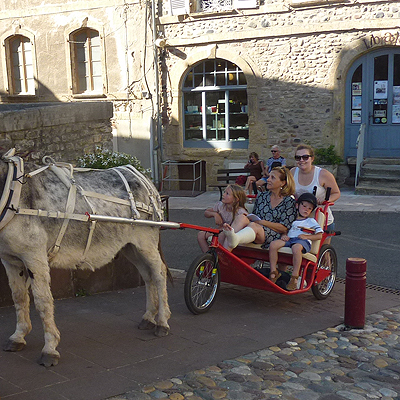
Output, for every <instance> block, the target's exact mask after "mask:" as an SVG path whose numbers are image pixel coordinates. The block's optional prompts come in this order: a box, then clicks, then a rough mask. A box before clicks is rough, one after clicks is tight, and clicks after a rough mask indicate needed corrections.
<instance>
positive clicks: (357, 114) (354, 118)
mask: <svg viewBox="0 0 400 400" xmlns="http://www.w3.org/2000/svg"><path fill="white" fill-rule="evenodd" d="M351 123H352V124H361V110H352V111H351Z"/></svg>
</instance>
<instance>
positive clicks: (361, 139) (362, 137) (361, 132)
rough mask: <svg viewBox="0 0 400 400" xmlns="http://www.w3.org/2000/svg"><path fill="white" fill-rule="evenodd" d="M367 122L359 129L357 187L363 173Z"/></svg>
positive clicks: (355, 182) (355, 183)
mask: <svg viewBox="0 0 400 400" xmlns="http://www.w3.org/2000/svg"><path fill="white" fill-rule="evenodd" d="M365 127H366V125H365V123H364V124H361V125H360V129H359V131H358V137H357V141H356V147H357V161H356V177H355V181H354V185H355V187H357V185H358V180H359V177H360V173H361V165H362V163H363V161H364V142H365Z"/></svg>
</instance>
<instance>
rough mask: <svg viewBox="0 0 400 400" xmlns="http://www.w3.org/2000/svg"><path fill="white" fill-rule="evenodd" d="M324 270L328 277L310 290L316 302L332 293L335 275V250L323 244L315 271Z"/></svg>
mask: <svg viewBox="0 0 400 400" xmlns="http://www.w3.org/2000/svg"><path fill="white" fill-rule="evenodd" d="M320 270H326V272H327V273H329V275H328V276H327V277H326V278H325V279H323V280H322V281H321V282H320V283H318V284H316V285H313V286H312V287H311V290H312V292H313V295H314V296H315V297H316V298H317V299H318V300H324V299H326V298H327V297H328V296H329V295H330V294H331V292H332V289H333V286H334V285H335V281H336V274H337V255H336V251H335V249H334V248H333V247H332V246H331V245H329V244H324V245H323V246H322V247H321V250H320V252H319V258H318V265H317V271H316V273H318V271H320Z"/></svg>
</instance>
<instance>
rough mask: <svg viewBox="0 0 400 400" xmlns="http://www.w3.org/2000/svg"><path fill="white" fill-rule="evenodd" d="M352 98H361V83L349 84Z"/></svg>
mask: <svg viewBox="0 0 400 400" xmlns="http://www.w3.org/2000/svg"><path fill="white" fill-rule="evenodd" d="M351 94H352V96H361V82H353V83H352V84H351Z"/></svg>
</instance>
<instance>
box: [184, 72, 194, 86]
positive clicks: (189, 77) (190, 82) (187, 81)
mask: <svg viewBox="0 0 400 400" xmlns="http://www.w3.org/2000/svg"><path fill="white" fill-rule="evenodd" d="M183 87H190V88H191V87H193V71H190V72H189V73H188V74H187V76H186V79H185V83H184V84H183Z"/></svg>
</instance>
